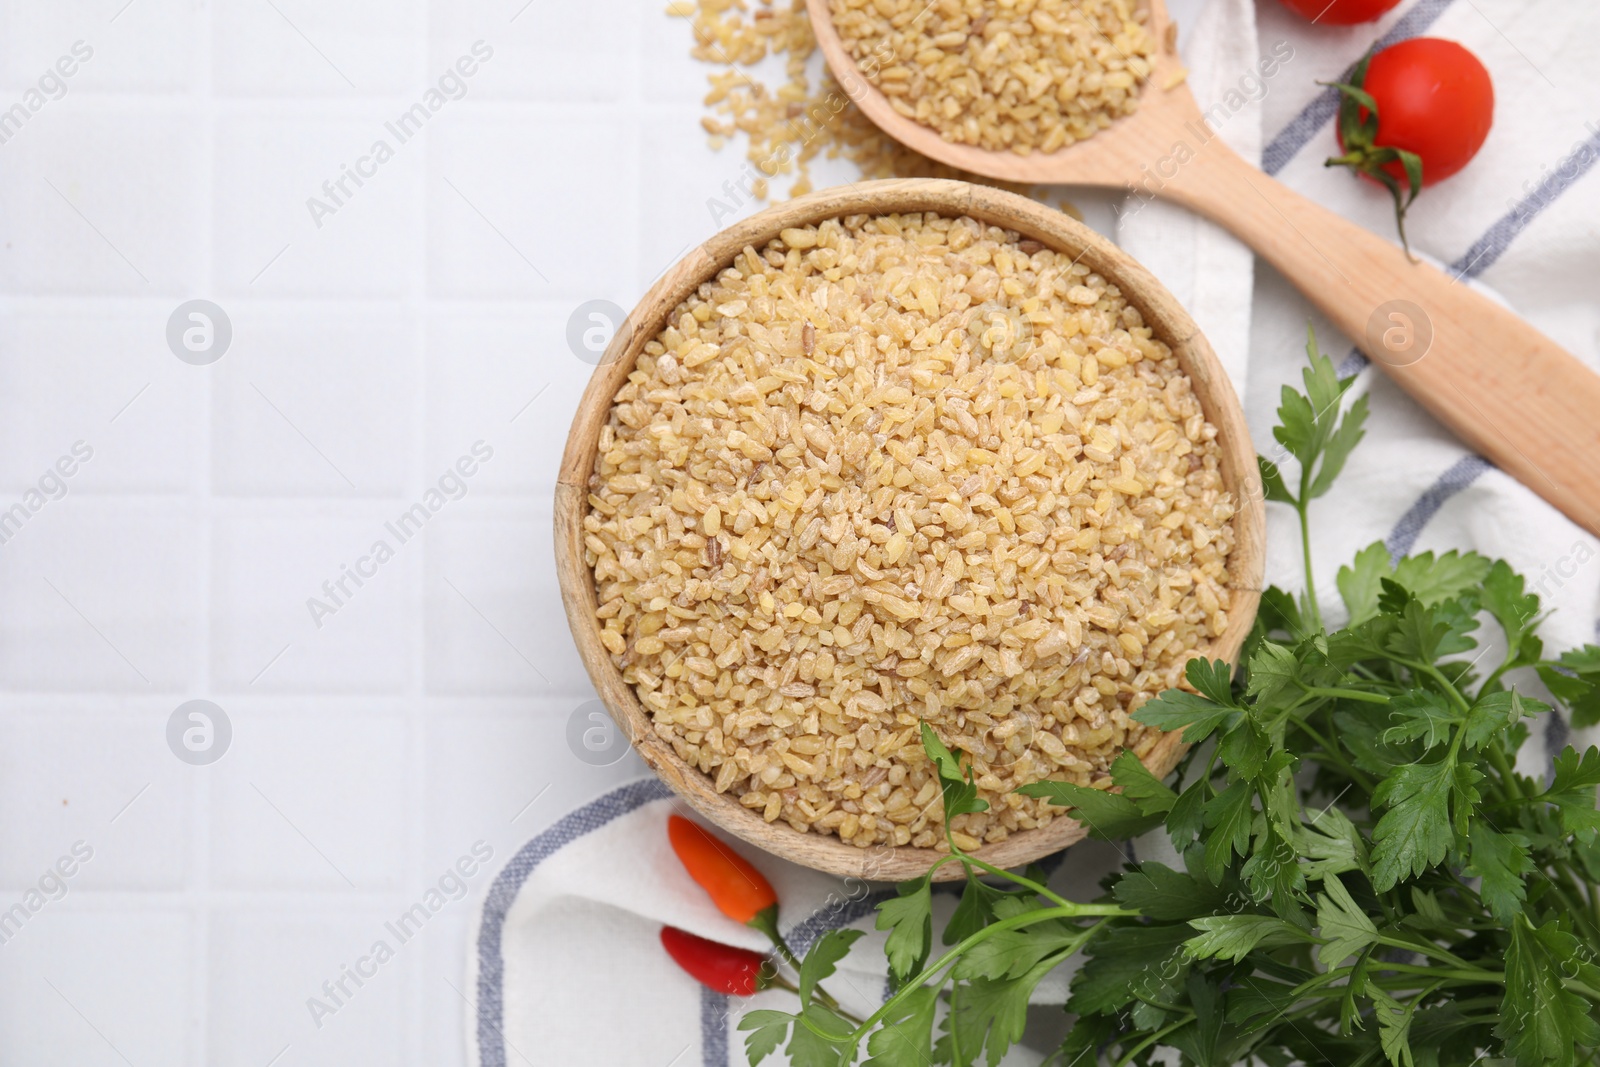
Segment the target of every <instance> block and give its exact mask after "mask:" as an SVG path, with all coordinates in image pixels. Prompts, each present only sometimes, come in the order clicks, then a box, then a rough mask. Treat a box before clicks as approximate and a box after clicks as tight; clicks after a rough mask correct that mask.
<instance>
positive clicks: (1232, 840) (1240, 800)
mask: <svg viewBox="0 0 1600 1067" xmlns="http://www.w3.org/2000/svg"><path fill="white" fill-rule="evenodd" d="M1254 799H1255V790H1254V789H1253V788H1252V787H1251V785H1250V783H1249V782H1244V781H1240V782H1234V783H1233V784H1232V785H1230V786H1229V787H1228V788H1226V789H1224V790H1223V791H1222V792H1221V793H1218V794H1217V795H1216V796H1215V797H1214V798H1213V799H1212V800H1211V801H1209V802H1208V803H1207V804H1206V808H1205V824H1206V826H1208V827H1210V828H1211V831H1212V832H1211V834H1210V835H1209V836H1208V837H1207V838H1206V874H1207V876H1208V877H1210V879H1211V880H1212V881H1213V882H1219V881H1221V880H1222V874H1223V872H1224V871H1226V870H1227V869H1228V862H1229V860H1231V859H1232V858H1233V854H1234V853H1235V852H1237V853H1238V854H1239V855H1241V856H1243V855H1245V854H1246V853H1248V852H1249V851H1250V824H1251V822H1253V821H1254V819H1255V808H1254V806H1253V804H1252V801H1254Z"/></svg>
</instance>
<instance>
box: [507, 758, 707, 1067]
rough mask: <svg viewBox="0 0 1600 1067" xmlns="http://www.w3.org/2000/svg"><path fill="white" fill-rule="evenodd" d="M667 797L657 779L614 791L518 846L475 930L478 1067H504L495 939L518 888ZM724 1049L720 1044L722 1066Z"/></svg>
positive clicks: (668, 795)
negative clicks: (561, 854) (577, 846)
mask: <svg viewBox="0 0 1600 1067" xmlns="http://www.w3.org/2000/svg"><path fill="white" fill-rule="evenodd" d="M670 796H672V790H670V789H668V788H667V785H666V783H665V782H663V781H661V780H660V779H658V778H651V779H649V780H647V781H642V782H630V783H628V784H627V785H625V786H623V787H621V788H620V789H613V790H612V791H611V792H609V793H607V794H606V795H605V796H602V797H599V798H598V799H596V800H592V801H590V802H589V803H587V804H585V805H584V806H583V807H581V808H579V809H577V810H576V811H574V812H571V813H570V814H567V815H565V816H563V817H562V818H561V819H559V820H557V822H556V823H555V825H554V826H551V827H550V828H549V829H548V830H546V831H544V832H543V833H541V834H539V835H538V836H537V837H535V838H534V839H533V840H532V841H529V842H528V843H527V844H526V845H523V846H522V848H521V849H520V850H519V851H518V852H517V854H516V855H515V856H513V857H511V862H510V863H508V864H506V867H505V870H503V871H501V872H500V873H499V875H497V876H496V877H495V880H494V883H493V884H492V885H490V886H489V894H488V896H487V898H486V899H485V900H484V902H483V925H482V926H481V927H480V928H479V930H478V1058H479V1061H480V1063H481V1064H482V1065H483V1067H506V1038H505V1033H504V1032H503V1030H502V1029H501V1028H502V1027H503V1026H504V1025H505V1000H504V997H505V992H504V988H503V982H504V979H505V960H504V959H503V958H502V957H501V955H500V936H501V933H502V932H503V931H504V929H505V924H506V912H507V911H509V910H510V908H511V905H512V903H513V902H515V901H516V899H517V893H518V892H519V891H520V890H521V889H522V883H524V882H526V881H527V880H528V876H529V875H531V874H532V873H533V872H534V870H535V869H536V868H537V867H538V866H539V864H541V863H543V862H544V861H545V860H547V859H549V858H550V857H551V856H552V855H554V854H555V853H556V852H557V851H559V850H560V849H562V848H564V847H565V846H567V845H569V844H571V843H572V842H573V841H576V840H577V839H578V838H580V837H582V836H584V835H585V834H588V833H591V832H593V831H595V830H598V829H600V827H602V826H604V825H606V824H607V823H609V822H612V821H613V820H615V819H618V818H621V817H622V816H624V815H626V814H628V813H629V812H630V811H634V810H635V809H637V808H641V807H643V806H644V805H646V804H648V803H650V802H651V801H655V800H665V799H667V798H668V797H670ZM726 1047H727V1046H726V1043H724V1046H723V1048H724V1057H723V1058H724V1061H726V1058H727V1057H726Z"/></svg>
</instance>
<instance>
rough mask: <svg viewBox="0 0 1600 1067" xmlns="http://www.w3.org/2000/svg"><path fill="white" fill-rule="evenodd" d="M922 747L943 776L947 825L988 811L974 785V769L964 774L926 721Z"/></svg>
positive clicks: (941, 779) (923, 728) (942, 785)
mask: <svg viewBox="0 0 1600 1067" xmlns="http://www.w3.org/2000/svg"><path fill="white" fill-rule="evenodd" d="M922 747H923V749H924V750H925V751H926V752H927V753H928V755H929V757H930V758H932V760H933V765H934V769H935V770H936V771H937V772H938V774H939V785H940V788H941V789H942V790H943V792H944V818H945V825H946V826H948V825H949V824H950V820H952V819H954V818H955V817H956V816H957V815H968V814H971V813H972V812H977V811H988V810H989V802H988V801H987V800H983V799H981V798H980V797H979V796H978V786H977V784H976V783H975V782H974V781H973V776H972V768H971V767H970V766H968V767H967V768H965V771H963V769H962V766H961V761H960V760H958V759H956V757H955V756H953V755H952V754H951V753H950V750H949V749H948V748H946V747H945V746H944V742H943V741H940V740H939V735H938V734H936V733H934V732H933V727H931V726H929V725H928V724H927V722H926V721H924V722H923V723H922Z"/></svg>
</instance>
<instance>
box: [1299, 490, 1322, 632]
mask: <svg viewBox="0 0 1600 1067" xmlns="http://www.w3.org/2000/svg"><path fill="white" fill-rule="evenodd" d="M1310 495H1311V467H1310V465H1309V464H1301V466H1300V499H1299V500H1296V501H1295V504H1294V510H1295V513H1296V514H1298V515H1299V516H1300V558H1301V562H1302V564H1303V565H1304V566H1305V571H1306V612H1307V614H1309V615H1310V616H1311V632H1312V633H1316V632H1317V631H1319V630H1321V629H1322V608H1321V607H1320V606H1318V604H1317V579H1316V577H1315V576H1314V575H1313V574H1312V572H1311V520H1310V518H1309V517H1308V516H1307V514H1306V513H1307V511H1308V510H1309V508H1310V501H1309V500H1308V499H1307V497H1309V496H1310Z"/></svg>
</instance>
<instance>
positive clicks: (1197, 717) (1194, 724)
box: [1133, 689, 1243, 745]
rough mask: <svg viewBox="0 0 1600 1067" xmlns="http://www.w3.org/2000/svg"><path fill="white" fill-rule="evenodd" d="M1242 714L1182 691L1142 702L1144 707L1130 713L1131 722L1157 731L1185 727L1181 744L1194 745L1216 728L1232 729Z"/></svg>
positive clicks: (1173, 691) (1171, 691) (1175, 691)
mask: <svg viewBox="0 0 1600 1067" xmlns="http://www.w3.org/2000/svg"><path fill="white" fill-rule="evenodd" d="M1242 715H1243V712H1241V711H1239V710H1238V709H1237V708H1231V707H1229V706H1227V705H1226V704H1218V703H1216V702H1215V701H1213V700H1211V699H1209V698H1207V697H1203V696H1196V695H1195V694H1194V693H1188V692H1185V691H1184V690H1182V689H1168V690H1167V691H1166V692H1164V693H1161V694H1160V695H1158V696H1156V697H1154V698H1152V699H1150V700H1147V701H1145V704H1144V706H1143V707H1141V708H1140V709H1139V710H1138V711H1136V712H1134V713H1133V720H1134V721H1135V722H1142V723H1144V724H1145V725H1146V726H1154V727H1155V728H1156V729H1158V730H1168V731H1170V730H1176V729H1178V728H1180V727H1186V729H1184V731H1183V743H1184V744H1186V745H1193V744H1198V743H1199V742H1201V741H1204V740H1205V739H1206V738H1208V737H1210V736H1211V733H1212V731H1214V730H1215V729H1216V728H1217V727H1219V726H1228V727H1231V726H1232V725H1233V724H1234V723H1236V722H1238V721H1239V719H1240V717H1241V716H1242Z"/></svg>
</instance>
